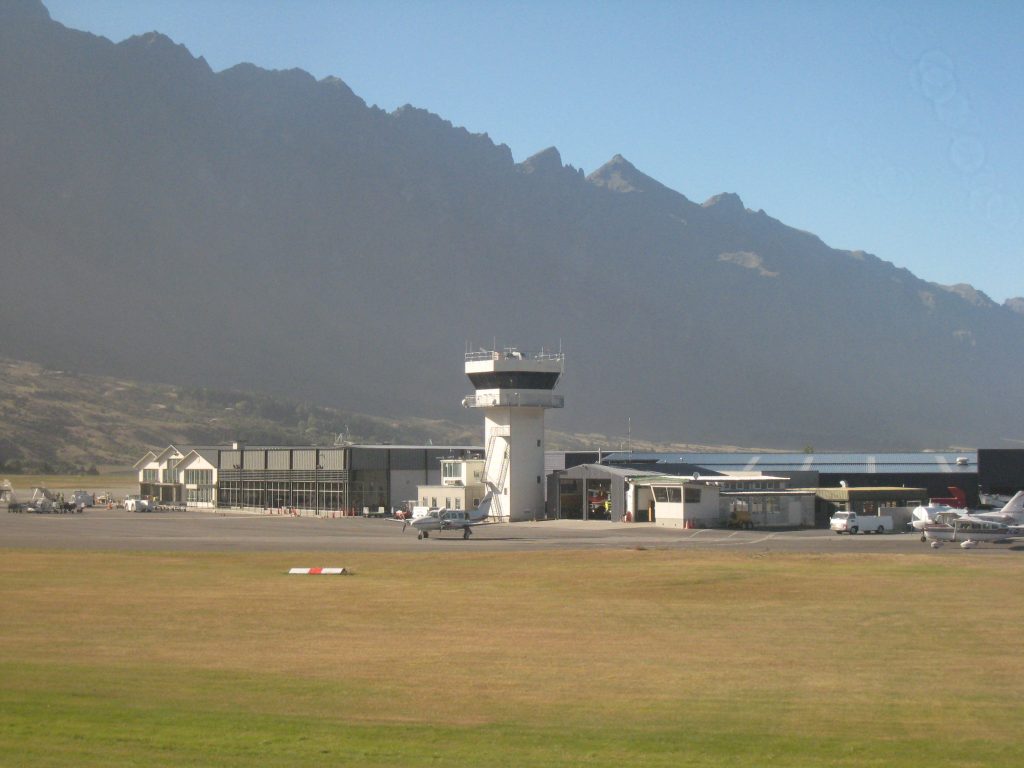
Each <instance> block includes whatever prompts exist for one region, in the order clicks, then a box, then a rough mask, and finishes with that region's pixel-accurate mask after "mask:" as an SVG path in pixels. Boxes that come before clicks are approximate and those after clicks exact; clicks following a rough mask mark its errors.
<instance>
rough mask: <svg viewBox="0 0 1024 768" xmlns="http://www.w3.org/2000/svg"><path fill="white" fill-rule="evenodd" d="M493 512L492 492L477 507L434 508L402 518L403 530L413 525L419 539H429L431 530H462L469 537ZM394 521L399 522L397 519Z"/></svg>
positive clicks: (463, 536) (463, 534)
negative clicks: (412, 517) (425, 512)
mask: <svg viewBox="0 0 1024 768" xmlns="http://www.w3.org/2000/svg"><path fill="white" fill-rule="evenodd" d="M490 514H491V494H489V493H488V494H487V495H486V496H484V498H483V500H482V501H481V502H480V506H478V507H477V508H476V509H469V510H466V509H432V510H430V511H429V512H428V513H427V514H425V515H423V516H422V517H417V518H414V519H412V520H402V521H401V522H402V531H405V529H406V528H409V527H412V528H415V529H416V531H417V534H418V535H417V537H416V538H418V539H429V538H430V532H431V531H457V530H461V531H462V538H464V539H468V538H469V537H470V536H471V535H472V533H473V531H472V530H471V529H472V528H473V526H476V525H486V524H487V517H488V516H489V515H490ZM394 522H396V523H397V522H399V521H398V520H395V521H394Z"/></svg>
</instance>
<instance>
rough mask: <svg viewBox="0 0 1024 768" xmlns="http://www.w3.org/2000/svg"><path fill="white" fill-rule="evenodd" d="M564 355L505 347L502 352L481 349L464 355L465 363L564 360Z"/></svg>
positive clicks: (548, 350) (549, 351)
mask: <svg viewBox="0 0 1024 768" xmlns="http://www.w3.org/2000/svg"><path fill="white" fill-rule="evenodd" d="M564 359H565V355H564V354H563V353H561V352H553V351H551V350H550V349H544V348H541V350H540V351H539V352H528V351H524V350H521V349H519V348H518V347H505V348H504V349H503V350H500V351H499V350H496V349H481V350H477V351H476V352H467V353H466V362H478V361H481V360H564Z"/></svg>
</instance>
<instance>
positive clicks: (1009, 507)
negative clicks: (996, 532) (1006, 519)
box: [999, 491, 1024, 519]
mask: <svg viewBox="0 0 1024 768" xmlns="http://www.w3.org/2000/svg"><path fill="white" fill-rule="evenodd" d="M999 512H1000V513H1001V514H1004V515H1012V516H1013V517H1014V519H1021V518H1024V491H1017V493H1016V494H1015V495H1014V497H1013V498H1012V499H1010V500H1009V501H1008V502H1006V506H1004V507H1003V508H1002V509H1001V510H999Z"/></svg>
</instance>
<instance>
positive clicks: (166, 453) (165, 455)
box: [156, 445, 188, 461]
mask: <svg viewBox="0 0 1024 768" xmlns="http://www.w3.org/2000/svg"><path fill="white" fill-rule="evenodd" d="M186 450H188V449H187V448H186ZM181 453H183V452H182V451H181V450H179V449H178V448H175V447H174V446H173V445H168V446H167V447H166V448H164V449H163V450H162V451H160V453H158V454H157V456H156V460H157V461H166V460H167V459H169V458H170V457H171V456H173V455H175V454H181Z"/></svg>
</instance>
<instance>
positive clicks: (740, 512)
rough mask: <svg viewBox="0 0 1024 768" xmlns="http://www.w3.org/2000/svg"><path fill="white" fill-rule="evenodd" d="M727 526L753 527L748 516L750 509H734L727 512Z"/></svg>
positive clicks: (752, 522) (751, 520)
mask: <svg viewBox="0 0 1024 768" xmlns="http://www.w3.org/2000/svg"><path fill="white" fill-rule="evenodd" d="M729 527H730V528H748V529H749V528H753V527H754V521H753V519H751V517H750V510H748V509H734V510H733V511H732V512H731V513H730V514H729Z"/></svg>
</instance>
